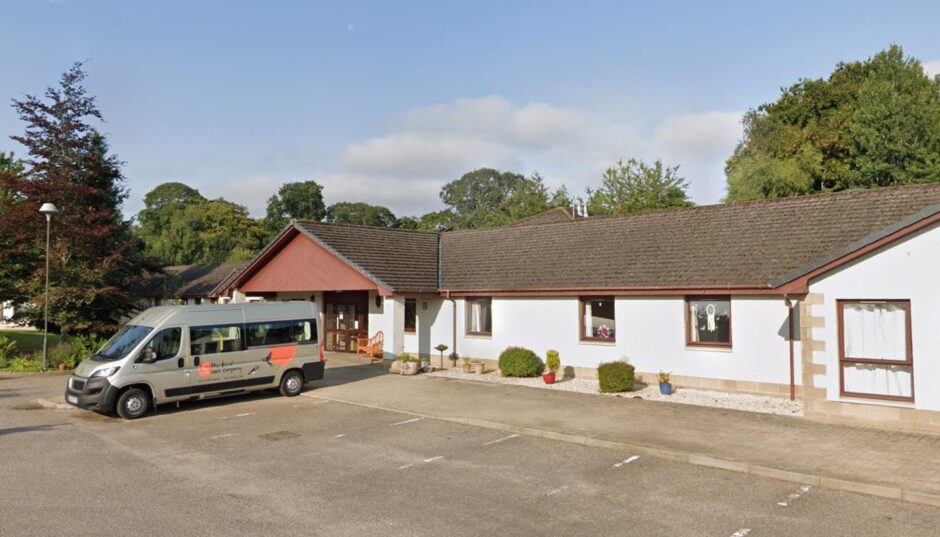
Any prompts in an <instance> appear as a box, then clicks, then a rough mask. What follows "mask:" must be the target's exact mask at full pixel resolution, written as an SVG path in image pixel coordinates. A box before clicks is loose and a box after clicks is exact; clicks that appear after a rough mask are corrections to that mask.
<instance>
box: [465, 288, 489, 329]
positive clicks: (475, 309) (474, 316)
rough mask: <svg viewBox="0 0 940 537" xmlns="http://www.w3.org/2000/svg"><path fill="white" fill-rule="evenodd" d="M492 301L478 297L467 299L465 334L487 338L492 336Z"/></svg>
mask: <svg viewBox="0 0 940 537" xmlns="http://www.w3.org/2000/svg"><path fill="white" fill-rule="evenodd" d="M492 306H493V299H492V298H490V297H478V298H468V299H467V334H469V335H472V336H489V335H492V334H493V315H492V311H493V309H492Z"/></svg>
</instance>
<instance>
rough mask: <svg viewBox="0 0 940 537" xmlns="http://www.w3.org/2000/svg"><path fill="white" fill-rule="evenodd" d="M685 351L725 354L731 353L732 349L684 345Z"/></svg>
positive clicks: (717, 346)
mask: <svg viewBox="0 0 940 537" xmlns="http://www.w3.org/2000/svg"><path fill="white" fill-rule="evenodd" d="M685 350H687V351H702V352H727V353H731V352H732V351H733V350H734V349H733V348H732V347H725V346H721V345H688V344H687V345H686V346H685Z"/></svg>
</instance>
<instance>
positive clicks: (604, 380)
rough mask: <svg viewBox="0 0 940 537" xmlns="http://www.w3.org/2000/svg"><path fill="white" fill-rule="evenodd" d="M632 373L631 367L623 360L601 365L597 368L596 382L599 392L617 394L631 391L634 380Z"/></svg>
mask: <svg viewBox="0 0 940 537" xmlns="http://www.w3.org/2000/svg"><path fill="white" fill-rule="evenodd" d="M633 371H634V369H633V366H632V365H630V364H628V363H627V362H625V361H623V360H620V361H616V362H606V363H603V364H601V365H600V366H598V368H597V380H598V382H599V383H600V387H601V392H604V393H617V392H628V391H630V390H632V389H633V383H634V381H635V380H636V377H635V376H634V373H633Z"/></svg>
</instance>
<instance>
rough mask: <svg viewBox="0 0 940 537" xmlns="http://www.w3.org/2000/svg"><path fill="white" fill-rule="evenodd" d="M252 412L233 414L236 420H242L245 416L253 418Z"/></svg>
mask: <svg viewBox="0 0 940 537" xmlns="http://www.w3.org/2000/svg"><path fill="white" fill-rule="evenodd" d="M254 414H255V413H254V412H245V413H244V414H235V417H236V418H244V417H245V416H253V415H254Z"/></svg>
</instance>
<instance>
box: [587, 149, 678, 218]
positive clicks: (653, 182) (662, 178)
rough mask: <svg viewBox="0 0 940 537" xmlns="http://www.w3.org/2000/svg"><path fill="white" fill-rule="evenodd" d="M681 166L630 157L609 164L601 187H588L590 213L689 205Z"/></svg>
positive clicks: (620, 212) (622, 211) (629, 211)
mask: <svg viewBox="0 0 940 537" xmlns="http://www.w3.org/2000/svg"><path fill="white" fill-rule="evenodd" d="M678 171H679V167H678V166H666V165H664V164H663V162H662V161H661V160H657V161H656V162H654V163H653V164H647V163H645V162H643V161H640V160H636V159H630V160H628V161H626V162H624V161H622V160H621V161H618V162H617V164H615V165H613V166H611V167H610V168H607V171H606V172H604V179H603V182H602V183H601V186H600V188H598V189H596V190H592V189H590V188H589V189H588V190H587V198H588V199H587V206H588V212H590V213H591V214H627V213H635V212H638V211H645V210H649V209H667V208H670V207H688V206H690V205H692V202H691V201H689V195H688V193H687V192H686V189H687V188H688V183H687V182H686V180H685V179H684V178H683V177H681V176H680V175H679V173H678Z"/></svg>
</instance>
